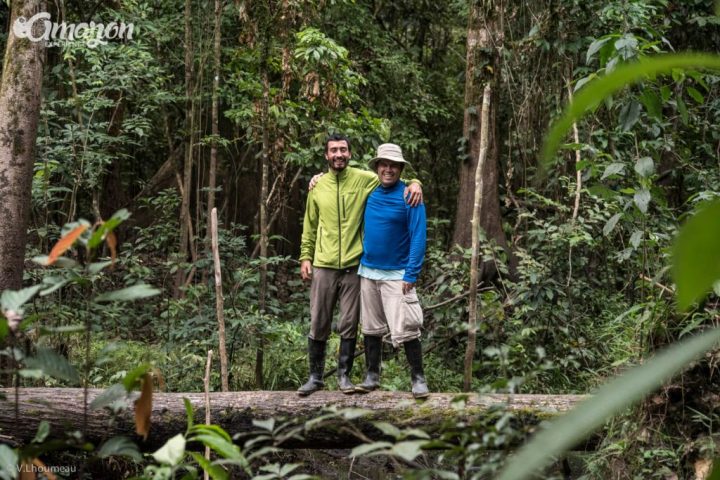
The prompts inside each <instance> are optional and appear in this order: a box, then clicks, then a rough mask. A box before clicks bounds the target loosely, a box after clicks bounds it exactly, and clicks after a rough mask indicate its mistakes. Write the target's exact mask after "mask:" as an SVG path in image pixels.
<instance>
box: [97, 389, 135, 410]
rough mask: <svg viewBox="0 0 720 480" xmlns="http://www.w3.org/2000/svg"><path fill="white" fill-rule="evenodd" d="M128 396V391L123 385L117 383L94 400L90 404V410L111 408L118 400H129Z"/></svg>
mask: <svg viewBox="0 0 720 480" xmlns="http://www.w3.org/2000/svg"><path fill="white" fill-rule="evenodd" d="M127 394H128V390H126V389H125V386H124V385H123V384H121V383H116V384H115V385H111V386H110V387H108V388H106V389H105V390H103V391H102V393H100V395H98V396H97V397H95V398H93V401H92V402H90V410H99V409H101V408H105V407H107V406H110V405H112V404H113V403H115V402H117V401H118V400H123V399H125V398H127Z"/></svg>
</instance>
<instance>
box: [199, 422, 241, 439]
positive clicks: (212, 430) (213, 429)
mask: <svg viewBox="0 0 720 480" xmlns="http://www.w3.org/2000/svg"><path fill="white" fill-rule="evenodd" d="M190 433H193V434H206V435H215V436H217V437H220V438H222V439H223V440H225V441H226V442H228V443H232V437H231V436H230V434H229V433H227V432H226V431H225V430H224V429H223V428H222V427H221V426H219V425H205V424H203V423H201V424H199V425H195V426H194V427H193V428H192V429H190Z"/></svg>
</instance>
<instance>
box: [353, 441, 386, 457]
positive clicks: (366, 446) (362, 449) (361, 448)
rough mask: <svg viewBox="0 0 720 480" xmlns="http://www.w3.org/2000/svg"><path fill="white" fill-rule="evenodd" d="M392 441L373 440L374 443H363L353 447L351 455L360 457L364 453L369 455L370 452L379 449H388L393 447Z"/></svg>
mask: <svg viewBox="0 0 720 480" xmlns="http://www.w3.org/2000/svg"><path fill="white" fill-rule="evenodd" d="M392 445H393V444H392V443H390V442H372V443H363V444H361V445H358V446H357V447H355V448H353V449H352V451H351V452H350V455H349V456H350V457H360V456H362V455H367V454H368V453H371V452H375V451H377V450H381V449H386V448H390V447H392Z"/></svg>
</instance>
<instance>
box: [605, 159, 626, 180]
mask: <svg viewBox="0 0 720 480" xmlns="http://www.w3.org/2000/svg"><path fill="white" fill-rule="evenodd" d="M623 170H625V164H624V163H620V162H615V163H611V164H610V165H608V166H607V167H605V172H603V176H602V178H601V180H605V179H606V178H607V177H609V176H611V175H617V174H619V173H622V171H623Z"/></svg>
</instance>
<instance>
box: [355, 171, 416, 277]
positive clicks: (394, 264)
mask: <svg viewBox="0 0 720 480" xmlns="http://www.w3.org/2000/svg"><path fill="white" fill-rule="evenodd" d="M404 190H405V183H403V182H402V181H398V182H397V183H396V184H395V185H393V186H392V187H389V188H385V187H383V186H382V185H380V186H379V187H377V188H376V189H375V190H373V192H372V193H371V194H370V196H369V197H368V200H367V204H366V205H365V233H364V238H363V255H362V258H361V259H360V263H361V264H363V265H365V266H366V267H370V268H377V269H380V270H402V269H404V270H405V275H404V276H403V280H404V281H406V282H408V283H415V282H416V281H417V277H418V274H419V273H420V268H422V264H423V258H424V257H425V243H426V236H427V233H426V230H427V223H426V217H425V205H419V206H417V207H411V206H410V205H408V204H407V203H405V199H404V198H403V192H404Z"/></svg>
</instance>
